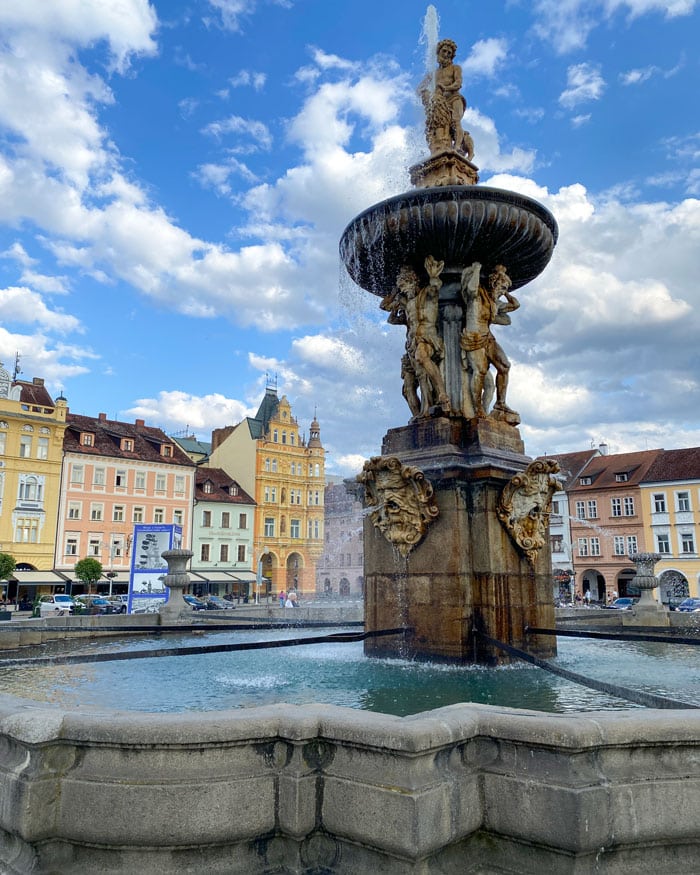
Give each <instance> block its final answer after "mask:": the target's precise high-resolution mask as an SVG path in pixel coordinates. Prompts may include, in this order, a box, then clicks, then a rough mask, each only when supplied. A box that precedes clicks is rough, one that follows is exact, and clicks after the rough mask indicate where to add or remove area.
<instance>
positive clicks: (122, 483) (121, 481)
mask: <svg viewBox="0 0 700 875" xmlns="http://www.w3.org/2000/svg"><path fill="white" fill-rule="evenodd" d="M114 485H115V486H116V487H117V489H124V488H125V487H126V471H125V470H124V469H123V468H120V469H119V470H118V471H117V473H116V474H115V475H114Z"/></svg>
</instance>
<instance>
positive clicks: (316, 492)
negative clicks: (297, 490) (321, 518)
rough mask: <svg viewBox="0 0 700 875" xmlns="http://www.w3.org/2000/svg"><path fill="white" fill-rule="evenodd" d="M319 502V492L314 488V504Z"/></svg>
mask: <svg viewBox="0 0 700 875" xmlns="http://www.w3.org/2000/svg"><path fill="white" fill-rule="evenodd" d="M320 503H321V493H320V492H319V491H318V489H315V490H314V504H320Z"/></svg>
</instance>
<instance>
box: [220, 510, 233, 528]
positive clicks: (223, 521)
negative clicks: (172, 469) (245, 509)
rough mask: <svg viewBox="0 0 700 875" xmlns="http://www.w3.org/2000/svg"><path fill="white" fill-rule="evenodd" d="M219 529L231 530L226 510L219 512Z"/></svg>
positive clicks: (229, 515)
mask: <svg viewBox="0 0 700 875" xmlns="http://www.w3.org/2000/svg"><path fill="white" fill-rule="evenodd" d="M221 528H222V529H230V528H231V514H230V513H229V512H228V511H227V510H222V511H221Z"/></svg>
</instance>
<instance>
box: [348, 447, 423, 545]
mask: <svg viewBox="0 0 700 875" xmlns="http://www.w3.org/2000/svg"><path fill="white" fill-rule="evenodd" d="M357 480H358V482H359V483H361V484H362V485H363V486H364V489H365V507H367V508H368V510H369V511H370V519H371V521H372V523H373V524H374V525H375V526H376V527H377V528H378V529H379V531H380V532H381V533H382V535H384V537H385V538H386V539H387V541H389V542H390V543H391V544H393V546H394V547H396V549H397V550H398V551H399V553H401V555H402V556H404V557H406V556H408V554H409V553H410V552H411V550H412V549H413V548H414V547H415V545H416V544H417V543H418V542H419V541H420V540H421V538H422V537H423V535H425V533H426V531H427V529H428V526H429V524H430V523H431V522H432V521H433V520H434V519H435V518H436V517H437V516H438V513H439V510H438V507H437V504H436V503H435V501H434V499H433V487H432V485H431V483H430V482H429V481H428V480H426V478H425V475H424V474H423V472H422V471H421V470H420V468H416V467H415V466H411V465H404V464H403V463H402V462H401V460H400V459H398V458H397V457H396V456H374V457H373V458H371V459H370V460H369V461H367V462H365V464H364V468H363V469H362V473H360V474H358V476H357Z"/></svg>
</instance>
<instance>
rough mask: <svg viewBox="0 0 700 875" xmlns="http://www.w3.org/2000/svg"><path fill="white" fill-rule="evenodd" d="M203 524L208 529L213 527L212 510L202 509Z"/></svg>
mask: <svg viewBox="0 0 700 875" xmlns="http://www.w3.org/2000/svg"><path fill="white" fill-rule="evenodd" d="M202 525H203V526H204V528H205V529H208V528H210V527H211V511H210V510H203V511H202Z"/></svg>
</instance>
